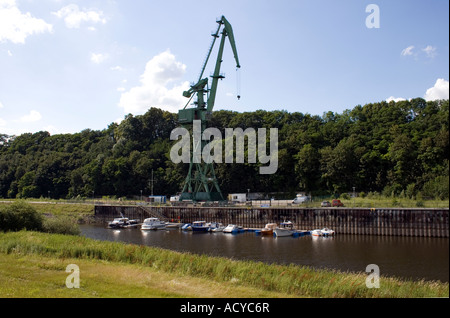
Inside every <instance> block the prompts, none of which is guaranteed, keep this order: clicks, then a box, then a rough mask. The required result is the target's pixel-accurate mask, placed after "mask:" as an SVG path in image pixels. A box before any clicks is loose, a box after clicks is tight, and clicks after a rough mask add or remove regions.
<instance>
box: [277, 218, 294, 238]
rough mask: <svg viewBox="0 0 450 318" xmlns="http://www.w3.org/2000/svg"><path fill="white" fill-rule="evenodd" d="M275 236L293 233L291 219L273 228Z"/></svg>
mask: <svg viewBox="0 0 450 318" xmlns="http://www.w3.org/2000/svg"><path fill="white" fill-rule="evenodd" d="M273 233H274V235H275V236H277V237H278V236H292V235H293V234H294V233H295V229H294V224H293V223H292V222H291V221H285V222H281V223H280V226H279V227H277V228H275V229H274V230H273Z"/></svg>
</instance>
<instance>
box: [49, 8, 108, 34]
mask: <svg viewBox="0 0 450 318" xmlns="http://www.w3.org/2000/svg"><path fill="white" fill-rule="evenodd" d="M52 14H54V15H55V16H57V17H58V18H64V22H65V24H66V26H67V27H68V28H69V29H78V28H79V27H80V25H81V23H82V22H91V23H103V24H105V23H106V19H105V18H104V15H103V12H102V11H99V10H96V9H90V10H89V9H82V10H80V8H79V7H78V6H77V5H76V4H69V5H67V6H65V7H63V8H61V9H60V10H59V11H57V12H52ZM90 30H92V29H90Z"/></svg>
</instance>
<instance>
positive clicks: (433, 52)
mask: <svg viewBox="0 0 450 318" xmlns="http://www.w3.org/2000/svg"><path fill="white" fill-rule="evenodd" d="M422 51H424V52H425V53H426V54H427V56H428V57H429V58H433V57H435V56H436V48H435V47H433V46H431V45H428V46H427V47H426V48H424V49H422Z"/></svg>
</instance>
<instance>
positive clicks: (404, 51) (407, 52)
mask: <svg viewBox="0 0 450 318" xmlns="http://www.w3.org/2000/svg"><path fill="white" fill-rule="evenodd" d="M413 49H414V45H411V46H408V47H407V48H406V49H404V50H403V51H402V53H401V55H402V56H407V55H413V52H412V50H413Z"/></svg>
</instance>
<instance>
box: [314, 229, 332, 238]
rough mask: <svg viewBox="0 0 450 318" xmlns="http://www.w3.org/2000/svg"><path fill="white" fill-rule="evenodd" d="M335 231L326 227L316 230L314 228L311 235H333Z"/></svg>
mask: <svg viewBox="0 0 450 318" xmlns="http://www.w3.org/2000/svg"><path fill="white" fill-rule="evenodd" d="M334 233H335V232H334V231H333V230H331V229H329V228H327V227H324V228H323V229H316V230H312V231H311V235H312V236H333V235H334Z"/></svg>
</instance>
